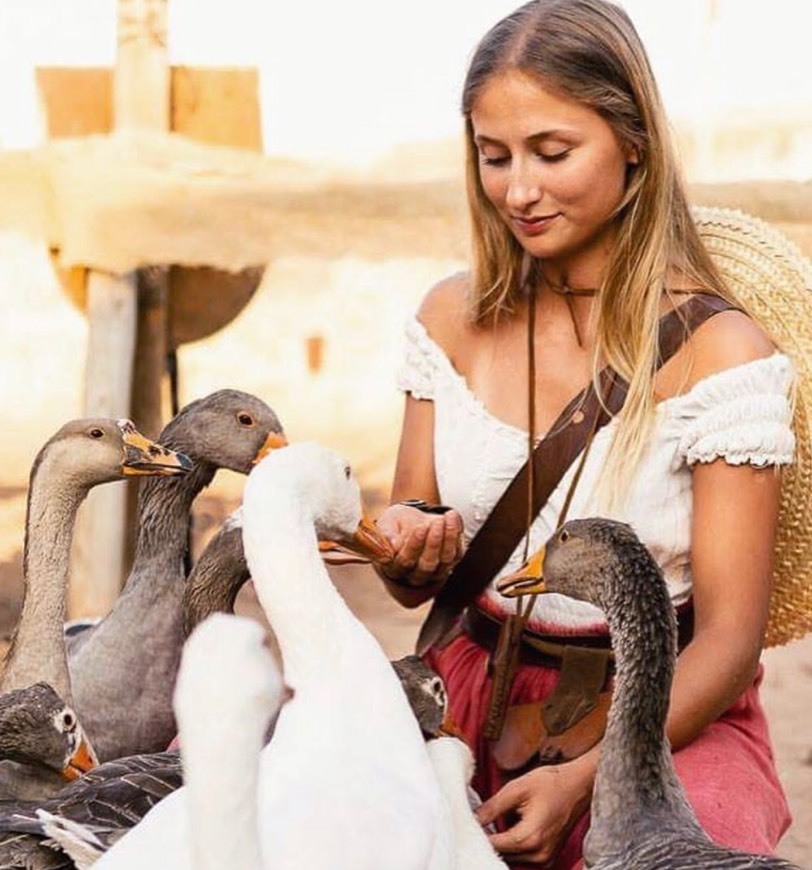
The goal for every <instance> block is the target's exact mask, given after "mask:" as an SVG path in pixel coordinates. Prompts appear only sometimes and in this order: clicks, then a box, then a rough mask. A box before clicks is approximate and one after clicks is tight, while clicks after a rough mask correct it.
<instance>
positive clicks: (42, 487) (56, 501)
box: [0, 418, 191, 797]
mask: <svg viewBox="0 0 812 870" xmlns="http://www.w3.org/2000/svg"><path fill="white" fill-rule="evenodd" d="M190 469H191V462H190V460H189V459H188V457H186V456H184V455H183V454H181V453H177V452H175V451H172V450H169V449H167V448H165V447H163V446H161V445H160V444H156V443H155V442H153V441H150V440H149V439H147V438H145V437H144V436H143V435H141V434H140V433H139V432H138V430H137V429H136V428H135V426H134V425H133V424H132V422H131V421H129V420H110V419H106V418H85V419H78V420H71V421H69V422H68V423H66V424H65V425H64V426H62V427H61V428H60V429H59V430H58V431H57V432H56V433H55V434H54V435H53V436H52V437H51V438H50V439H49V440H48V441H47V442H46V443H45V444H44V445H43V447H42V448H41V449H40V451H39V452H38V454H37V456H36V458H35V460H34V463H33V465H32V468H31V472H30V476H29V486H28V501H27V506H26V520H25V541H24V547H23V579H24V584H25V585H24V594H23V604H22V612H21V614H20V619H19V621H18V624H17V626H16V629H15V631H14V635H13V637H12V640H11V644H10V646H9V649H8V651H7V653H6V658H5V663H4V668H3V675H2V678H0V693H2V694H5V693H7V692H10V691H13V690H14V689H19V688H24V687H26V686H29V685H32V684H34V683H36V682H41V681H45V682H47V683H48V684H49V685H50V686H51V688H52V689H53V690H54V691H55V692H56V693H57V694H58V695H59V697H60V698H62V699H63V701H64V702H65V703H67V704H70V705H71V706H72V707H74V709H75V704H74V699H73V694H72V683H71V679H70V674H69V671H68V664H67V657H66V651H65V642H64V636H63V629H62V626H63V623H64V618H65V608H66V601H65V599H66V590H67V583H68V574H69V567H70V566H69V563H70V548H71V541H72V536H73V526H74V523H75V519H76V513H77V511H78V509H79V506H80V504H81V503H82V501H83V500H84V498H85V497H86V496H87V493H88V492H89V491H90V489H91V488H92V487H93V486H96V485H99V484H102V483H107V482H110V481H114V480H122V479H124V478H125V477H128V476H131V475H166V476H170V475H171V476H174V475H182V474H186V473H188V472H189V470H190ZM79 733H81V731H80V732H79ZM84 747H85V751H86V752H87V753H88V756H89V759H90V761H92V762H95V761H96V757H95V755H94V753H93V750H92V749H91V748H90V746H89V745H88V744H87V742H85V744H84ZM62 785H64V781H63V780H62V779H61V778H60V777H58V776H55V775H54V773H53V771H51V770H49V769H47V768H45V767H43V766H42V765H33V764H32V765H26V766H25V767H20V766H19V765H18V764H16V763H12V762H8V761H4V762H2V763H0V795H2V796H3V797H41V796H42V795H43V794H48V793H51V792H53V791H54V790H56V789H57V788H59V787H61V786H62Z"/></svg>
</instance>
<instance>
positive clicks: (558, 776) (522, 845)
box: [476, 758, 594, 865]
mask: <svg viewBox="0 0 812 870" xmlns="http://www.w3.org/2000/svg"><path fill="white" fill-rule="evenodd" d="M593 772H594V765H593V764H592V762H591V761H589V760H582V759H580V758H579V759H576V760H575V761H570V762H566V763H564V764H557V765H550V766H545V767H537V768H536V769H535V770H531V771H530V772H529V773H525V774H523V775H522V776H519V777H517V778H516V779H514V780H511V781H510V782H508V783H507V784H506V785H504V786H502V788H501V789H499V791H498V792H496V794H494V795H493V796H492V797H491V798H489V799H488V800H486V801H485V802H484V803H483V804H482V806H480V807H479V808H478V809H477V810H476V816H477V819H478V820H479V822H480V824H481V825H483V826H484V825H487V824H490V823H491V822H494V821H496V819H497V818H500V817H504V818H506V819H508V820H511V821H513V824H511V825H510V827H509V828H507V830H505V831H501V832H499V833H496V834H491V835H490V836H489V839H490V841H491V845H492V846H493V847H494V849H496V851H497V852H500V853H501V854H503V855H505V856H507V857H508V858H509V859H510V860H511V861H517V862H530V863H538V864H540V865H541V864H547V863H549V862H550V861H552V860H553V859H554V858H555V856H556V854H557V853H558V852H559V851H560V849H561V847H562V846H563V845H564V842H565V841H566V838H567V834H568V833H569V831H570V829H571V828H572V826H573V825H574V824H575V823H576V822H577V821H578V819H579V818H580V817H581V816H582V815H583V813H584V812H585V811H586V810H587V809H588V808H589V800H590V796H591V792H592V783H593Z"/></svg>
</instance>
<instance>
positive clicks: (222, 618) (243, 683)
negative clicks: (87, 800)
mask: <svg viewBox="0 0 812 870" xmlns="http://www.w3.org/2000/svg"><path fill="white" fill-rule="evenodd" d="M264 638H265V633H264V630H263V627H262V626H261V625H260V624H259V623H258V622H257V621H256V620H255V619H251V618H249V617H244V616H234V615H227V614H224V613H215V614H214V615H212V616H210V617H208V618H206V619H204V620H203V621H202V622H201V623H200V625H198V626H197V627H196V628H195V630H194V631H193V632H192V634H191V635H190V637H189V639H188V640H187V641H186V643H185V644H184V647H183V652H182V657H181V664H180V667H179V670H178V678H177V683H176V686H175V693H174V709H175V713H176V716H177V721H178V726H179V728H180V733H181V737H182V745H183V765H184V769H185V772H186V774H185V778H186V792H187V799H188V804H189V813H188V818H187V817H186V816H184V817H183V819H182V821H181V825H182V830H181V831H180V832H179V834H180V836H181V837H182V838H183V839H185V840H186V841H187V842H188V844H189V848H190V851H191V854H192V856H193V858H192V862H193V864H192V866H194V867H195V868H196V870H223V868H225V867H235V868H239V870H264V868H265V866H266V865H265V864H263V861H262V857H261V853H260V842H259V817H258V814H257V786H258V777H259V755H260V751H261V749H262V747H263V745H264V743H265V732H266V730H267V728H268V724H269V722H270V721H271V720H272V719H273V718H274V717H275V716H276V715H277V713H278V711H279V708H280V707H281V705H282V704H283V703H284V701H285V699H286V698H287V697H288V696H289V694H290V692H289V690H287V689H286V687H285V686H284V683H283V681H282V674H281V671H280V668H279V666H278V664H277V662H276V659H275V658H274V656H273V655H272V653H271V652H270V650H269V649H268V648H267V647H266V646H265V643H264ZM226 754H227V756H228V763H227V764H222V763H218V762H217V759H220V758H223V756H224V755H226ZM213 762H214V763H213ZM38 815H39V818H40V821H41V823H42V827H43V833H44V834H45V835H46V836H49V837H51V838H52V839H53V841H54V843H55V844H57V845H58V846H59V847H60V848H62V849H63V850H64V852H65V853H66V854H70V855H72V856H73V859H74V861H75V865H74V864H69V865H66V866H76V867H79V868H83V867H88V866H91V865H92V864H93V863H95V861H96V860H97V859H98V857H99V855H100V854H101V852H102V851H103V844H102V843H101V841H100V840H99V839H98V837H97V836H96V835H95V832H94V831H92V830H90V829H88V828H87V827H86V826H78V825H75V824H74V823H73V822H72V821H71V820H70V819H66V818H65V817H63V816H59V815H55V814H53V813H51V812H49V811H47V810H40V811H39V813H38ZM42 848H43V849H45V848H46V847H42ZM48 851H51V850H50V849H49V850H48ZM55 860H59V859H58V858H57V859H55Z"/></svg>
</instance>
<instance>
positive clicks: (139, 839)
mask: <svg viewBox="0 0 812 870" xmlns="http://www.w3.org/2000/svg"><path fill="white" fill-rule="evenodd" d="M243 507H244V515H243V522H244V528H243V536H244V541H245V552H246V557H247V560H248V567H249V569H250V572H251V576H252V577H253V578H254V583H255V584H256V587H257V593H258V596H259V599H260V602H261V603H262V606H263V607H264V609H265V611H266V615H267V617H268V620H269V622H270V623H271V625H272V626H273V629H274V631H275V633H276V636H277V639H278V642H279V646H280V649H281V652H282V660H283V663H284V669H285V679H286V681H287V682H288V684H290V685H291V686H292V687H293V689H294V691H295V693H296V694H295V697H294V698H293V700H291V701H290V702H289V703H288V704H286V705H285V706H284V707H283V708H282V711H281V713H280V715H279V719H278V720H277V723H276V730H275V733H274V737H273V739H272V740H271V742H270V743H269V744H268V745H267V746H266V747H265V749H264V750H263V751H262V755H261V762H260V769H259V777H260V789H259V817H260V819H261V826H260V843H261V851H262V855H263V860H264V862H265V864H264V865H262V866H264V867H268V868H273V870H301V868H305V867H306V868H308V870H322V868H324V870H327V868H329V870H341V868H347V870H367V868H368V870H380V868H381V867H386V868H388V870H446V868H452V867H454V866H456V862H455V858H454V855H453V848H454V844H453V830H452V823H451V818H450V813H449V811H448V807H447V805H446V803H445V800H444V798H443V796H442V794H441V791H440V788H439V785H438V783H437V780H436V777H435V774H434V771H433V769H432V765H431V762H430V760H429V757H428V753H427V751H426V746H425V742H424V740H423V737H422V734H421V732H420V728H419V727H418V725H417V722H416V720H415V717H414V715H413V713H412V711H411V709H410V707H409V704H408V701H407V699H406V696H405V693H404V692H403V689H402V688H401V685H400V682H399V680H398V679H397V676H396V675H395V673H394V670H393V669H392V666H391V664H390V663H389V661H388V660H387V658H386V656H385V654H384V652H383V650H382V649H381V647H380V646H379V644H378V643H377V641H376V640H375V639H374V638H373V637H372V635H371V634H370V633H369V632H368V631H367V630H366V628H365V627H364V626H363V624H362V623H361V622H359V620H358V619H356V617H355V616H353V614H352V613H351V611H350V610H349V608H348V607H347V605H346V604H345V602H344V601H343V599H342V598H341V596H340V595H339V593H338V592H337V591H336V589H335V587H334V586H333V584H332V583H331V582H330V579H329V575H328V574H327V570H326V568H325V566H324V564H323V562H322V560H321V557H320V554H319V550H318V543H317V538H316V534H317V529H316V528H314V526H317V527H318V533H319V535H320V536H321V537H324V538H333V539H344V540H346V539H348V538H350V537H351V536H354V537H355V541H356V542H363V544H364V545H365V546H366V548H367V549H368V550H370V551H372V552H371V555H372V556H373V557H378V558H381V557H385V552H383V551H385V550H386V549H387V548H388V544H387V543H386V541H385V540H384V539H383V538H382V537H381V536H380V535H379V534H378V533H377V532H376V530H375V528H374V526H372V525H371V524H365V523H364V522H362V520H361V507H360V495H359V489H358V484H357V483H356V482H355V480H354V479H353V477H352V474H351V472H350V468H349V466H348V465H347V464H346V462H345V460H344V459H342V458H341V457H340V456H338V455H337V454H335V453H333V452H332V451H329V450H326V449H324V448H322V447H319V446H318V445H315V444H295V445H292V446H290V447H286V448H284V449H281V450H276V451H273V452H272V453H271V454H270V455H269V456H267V457H266V458H265V459H264V460H263V461H262V462H261V463H260V464H259V465H258V466H257V467H256V468H255V469H254V470H253V471H252V472H251V474H250V476H249V479H248V482H247V484H246V488H245V495H244V501H243ZM187 800H188V798H187V789H186V788H182V789H179V790H178V791H177V792H175V793H173V794H172V795H170V796H169V797H167V798H166V799H165V800H163V801H162V802H161V803H160V804H158V806H156V807H155V808H154V809H153V810H152V811H151V812H150V813H149V814H148V815H147V816H146V818H145V819H144V820H143V821H142V822H141V823H140V824H139V825H137V826H136V827H135V828H134V829H133V830H132V831H130V832H129V833H128V834H126V835H125V836H124V837H123V838H122V839H121V840H119V841H118V843H116V844H115V845H114V846H113V848H112V849H110V851H109V852H107V853H106V854H105V855H104V856H102V858H101V859H100V860H99V862H98V863H97V865H96V866H97V867H98V868H100V870H103V868H108V870H125V868H133V870H135V868H138V870H141V868H143V867H146V866H149V867H150V868H167V870H170V868H171V870H184V868H191V867H193V866H194V859H193V856H192V855H191V854H190V849H189V846H188V844H187V842H186V840H185V838H184V836H183V834H182V831H181V825H182V822H181V820H182V819H183V818H184V816H185V814H186V813H187V812H188V804H187Z"/></svg>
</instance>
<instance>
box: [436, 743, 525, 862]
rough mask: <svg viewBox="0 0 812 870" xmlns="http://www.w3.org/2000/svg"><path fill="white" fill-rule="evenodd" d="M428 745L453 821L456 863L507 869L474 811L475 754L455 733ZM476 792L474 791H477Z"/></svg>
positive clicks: (475, 801) (475, 802)
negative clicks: (473, 779) (472, 784)
mask: <svg viewBox="0 0 812 870" xmlns="http://www.w3.org/2000/svg"><path fill="white" fill-rule="evenodd" d="M426 748H427V750H428V753H429V758H430V759H431V763H432V766H433V767H434V771H435V774H436V776H437V781H438V782H439V783H440V787H441V788H442V790H443V795H444V796H445V799H446V802H447V803H448V806H449V808H450V810H451V816H452V819H453V823H454V842H455V853H456V861H457V866H458V867H460V868H465V870H507V866H508V865H507V864H505V862H504V861H503V860H502V859H501V858H500V857H499V856H498V855H497V854H496V851H495V850H494V848H493V846H491V843H490V840H489V839H488V836H487V834H486V833H485V830H484V829H483V828H482V826H481V825H480V824H479V822H478V821H477V819H476V817H475V816H474V813H473V806H476V804H477V800H476V798H474V800H472V791H471V779H472V777H473V775H474V756H473V754H472V753H471V749H470V747H469V746H468V744H467V743H466V742H465V741H464V740H462V739H461V738H460V737H457V736H455V735H453V734H446V735H441V736H438V737H435V738H434V739H432V740H429V741H428V743H427V744H426ZM474 795H475V793H474Z"/></svg>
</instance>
